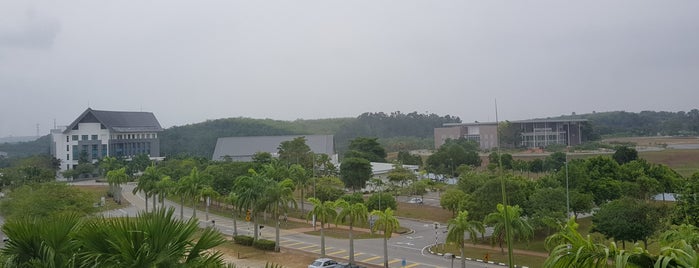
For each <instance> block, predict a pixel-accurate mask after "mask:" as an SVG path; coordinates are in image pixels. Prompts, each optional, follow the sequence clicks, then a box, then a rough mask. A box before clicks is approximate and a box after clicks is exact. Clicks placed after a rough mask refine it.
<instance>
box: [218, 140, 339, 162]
mask: <svg viewBox="0 0 699 268" xmlns="http://www.w3.org/2000/svg"><path fill="white" fill-rule="evenodd" d="M299 137H304V138H305V139H306V145H308V147H309V148H310V149H311V151H312V152H313V153H315V154H326V155H328V156H329V157H330V159H331V161H332V162H333V163H337V160H338V159H337V154H336V153H335V139H334V136H333V135H288V136H247V137H224V138H218V140H217V141H216V148H215V149H214V154H213V156H212V157H211V159H212V160H214V161H223V160H226V159H228V160H231V161H242V162H248V161H252V157H253V155H255V154H256V153H259V152H267V153H270V154H272V156H274V157H277V152H279V145H280V144H281V143H282V142H285V141H291V140H293V139H295V138H299Z"/></svg>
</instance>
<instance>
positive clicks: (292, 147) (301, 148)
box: [277, 137, 313, 170]
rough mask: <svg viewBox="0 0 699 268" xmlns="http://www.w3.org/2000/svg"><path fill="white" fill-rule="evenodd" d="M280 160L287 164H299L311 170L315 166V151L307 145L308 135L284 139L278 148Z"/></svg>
mask: <svg viewBox="0 0 699 268" xmlns="http://www.w3.org/2000/svg"><path fill="white" fill-rule="evenodd" d="M277 149H278V150H279V151H278V153H279V160H280V161H282V162H283V163H287V164H289V165H290V164H299V165H301V166H303V168H305V169H308V170H310V169H311V168H312V167H313V152H312V151H311V147H308V145H306V137H297V138H294V139H293V140H290V141H283V142H282V143H281V144H279V147H278V148H277Z"/></svg>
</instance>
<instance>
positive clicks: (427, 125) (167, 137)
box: [0, 109, 699, 158]
mask: <svg viewBox="0 0 699 268" xmlns="http://www.w3.org/2000/svg"><path fill="white" fill-rule="evenodd" d="M556 118H566V119H569V118H578V119H588V120H590V124H589V125H590V126H591V130H589V131H591V133H592V135H596V136H605V137H610V136H656V135H673V136H674V135H699V110H697V109H694V110H692V111H690V112H686V113H685V112H650V111H645V112H640V113H629V112H623V111H616V112H601V113H591V114H582V115H571V116H560V117H556ZM552 119H553V117H552ZM458 122H461V119H459V118H458V117H454V116H449V115H445V116H439V115H436V114H418V113H416V112H412V113H408V114H403V113H401V112H393V113H390V114H386V113H364V114H362V115H360V116H358V117H356V118H335V119H317V120H295V121H281V120H272V119H251V118H226V119H217V120H208V121H205V122H201V123H196V124H190V125H184V126H175V127H171V128H168V129H166V130H165V131H163V132H162V133H161V134H160V139H161V143H160V148H161V154H162V155H163V156H168V155H176V154H188V155H194V156H201V157H205V158H210V157H211V155H212V154H213V150H214V147H215V146H216V139H218V138H219V137H233V136H269V135H294V134H309V135H310V134H332V135H335V142H336V149H337V150H338V151H339V152H340V153H343V152H344V150H345V149H346V148H347V145H348V143H349V140H351V139H354V138H356V137H360V136H361V137H378V138H379V142H380V143H381V144H382V145H383V146H384V147H386V150H387V151H389V152H393V151H398V150H412V149H423V148H431V147H432V146H433V144H434V141H433V139H434V137H433V135H434V134H433V133H434V132H433V131H434V128H435V127H439V126H442V124H444V123H458ZM586 131H588V130H586ZM49 144H50V141H49V136H48V135H47V136H44V137H41V138H39V139H38V140H36V141H33V142H22V143H15V144H9V143H4V144H0V151H2V152H7V153H8V155H9V156H10V157H17V156H29V155H36V154H45V153H48V152H49Z"/></svg>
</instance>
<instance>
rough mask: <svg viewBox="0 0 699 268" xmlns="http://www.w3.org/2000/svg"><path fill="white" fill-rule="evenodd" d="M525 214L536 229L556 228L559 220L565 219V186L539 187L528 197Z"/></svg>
mask: <svg viewBox="0 0 699 268" xmlns="http://www.w3.org/2000/svg"><path fill="white" fill-rule="evenodd" d="M526 209H527V214H528V215H530V217H529V219H530V222H531V224H532V225H533V227H534V228H535V229H537V230H549V231H550V229H551V228H554V229H555V228H557V227H558V223H559V222H563V221H565V220H566V214H565V213H566V192H565V188H563V187H557V188H539V189H536V190H535V191H534V193H533V194H532V195H531V196H530V197H529V201H528V202H527V206H526Z"/></svg>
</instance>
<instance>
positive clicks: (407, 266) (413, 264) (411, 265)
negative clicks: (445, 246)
mask: <svg viewBox="0 0 699 268" xmlns="http://www.w3.org/2000/svg"><path fill="white" fill-rule="evenodd" d="M420 264H422V263H417V262H416V263H412V264H408V265H406V266H404V268H413V267H415V266H418V265H420Z"/></svg>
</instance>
